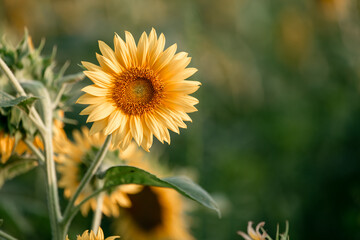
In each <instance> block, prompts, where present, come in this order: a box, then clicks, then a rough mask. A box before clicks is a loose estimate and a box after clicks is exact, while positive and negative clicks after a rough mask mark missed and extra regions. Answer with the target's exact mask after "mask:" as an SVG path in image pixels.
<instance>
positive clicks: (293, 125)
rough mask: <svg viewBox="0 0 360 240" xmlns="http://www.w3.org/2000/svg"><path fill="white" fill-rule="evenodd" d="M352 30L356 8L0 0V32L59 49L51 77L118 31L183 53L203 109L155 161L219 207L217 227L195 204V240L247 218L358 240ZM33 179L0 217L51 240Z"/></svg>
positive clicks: (306, 2) (359, 66) (347, 3)
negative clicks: (157, 36) (161, 39)
mask: <svg viewBox="0 0 360 240" xmlns="http://www.w3.org/2000/svg"><path fill="white" fill-rule="evenodd" d="M359 19H360V2H359V1H355V0H317V1H316V0H303V1H300V0H299V1H292V0H286V1H285V0H271V1H268V0H222V1H215V0H197V1H191V0H176V1H166V0H133V1H119V0H106V1H96V0H57V1H51V0H0V34H1V35H4V34H5V35H6V37H7V39H10V40H13V41H15V42H17V41H18V40H19V39H20V38H21V36H22V34H23V29H24V26H27V28H28V29H29V32H30V34H31V35H32V37H33V41H34V44H35V45H38V44H39V42H40V40H41V38H46V47H45V53H48V54H49V53H50V52H51V48H52V46H53V45H57V50H58V51H57V56H58V58H57V59H58V63H59V65H61V64H63V63H64V62H65V61H66V60H71V65H70V67H69V70H68V72H67V73H75V72H79V71H81V69H80V67H79V66H78V64H79V63H80V61H82V60H86V61H90V62H96V58H95V52H99V50H98V46H97V41H98V40H99V39H100V40H103V41H105V42H107V43H108V44H110V45H112V38H113V35H114V32H117V33H119V34H120V35H121V36H124V30H128V31H130V32H132V33H133V34H134V36H135V38H136V39H138V38H139V37H140V35H141V33H142V32H143V31H146V32H149V31H150V30H151V28H152V27H154V28H155V29H156V30H157V31H158V32H159V33H160V32H163V33H164V34H165V36H166V38H167V44H166V45H167V46H170V45H171V44H172V43H175V42H176V43H178V49H179V50H181V51H186V52H189V53H190V56H192V57H193V59H192V62H191V66H192V67H196V68H198V69H199V71H198V73H196V75H195V76H194V77H193V79H195V80H198V81H200V82H202V87H201V88H200V90H199V91H198V92H197V93H196V94H194V96H195V97H197V98H198V99H199V100H200V104H199V105H198V109H199V111H198V112H196V113H193V114H191V117H192V118H193V123H190V124H189V125H188V129H187V130H183V131H181V134H180V135H177V134H174V133H173V134H171V140H172V143H171V145H170V146H168V145H161V144H160V143H158V142H157V141H156V143H155V146H154V152H155V153H158V154H159V155H160V160H161V162H162V163H164V164H167V165H168V166H169V167H170V168H171V169H173V170H175V171H180V170H182V171H186V172H187V173H189V174H191V175H193V176H194V178H195V179H196V181H197V182H198V183H199V184H200V185H201V186H203V187H204V188H205V189H207V190H208V191H209V192H210V193H211V194H212V195H213V196H214V197H215V198H216V200H217V201H218V202H219V205H220V207H221V208H222V211H223V217H222V219H218V218H217V216H216V214H214V213H213V212H210V211H208V210H206V209H204V208H202V207H197V205H196V204H194V205H193V206H192V209H193V211H191V212H190V215H191V216H192V221H191V231H192V233H193V234H194V236H195V237H196V238H197V239H199V240H230V239H234V240H235V239H241V238H240V236H237V235H236V231H237V230H240V229H242V230H245V229H246V225H247V221H249V220H252V221H255V222H259V221H266V225H265V229H267V230H268V232H269V233H271V234H274V232H275V229H276V224H277V223H280V224H281V226H284V223H285V221H286V220H289V222H290V239H293V240H295V239H360V92H359V90H360V89H359V86H360V85H359V83H360V79H359V77H360V27H359V26H360V20H359ZM81 108H82V106H75V107H74V113H67V116H68V117H75V118H78V116H77V113H78V112H79V111H80V110H81ZM78 119H79V122H80V124H84V123H85V121H84V118H78ZM67 131H68V132H70V131H71V127H68V128H67ZM33 176H35V173H34V172H30V173H28V174H26V175H23V176H21V177H20V178H19V179H15V180H14V181H10V182H8V183H7V184H5V186H4V188H3V189H2V190H1V191H0V218H4V219H10V220H9V221H10V222H9V223H8V225H6V226H5V228H7V229H8V230H9V231H10V232H12V233H14V234H15V235H16V234H18V236H19V237H22V238H23V239H35V238H38V239H49V234H50V231H49V226H48V221H47V219H46V214H47V213H46V211H47V209H46V204H45V202H44V201H45V199H44V193H43V191H44V189H42V188H41V187H37V186H36V181H38V182H39V181H41V179H42V178H41V177H38V179H34V177H33ZM19 183H20V184H19ZM39 186H41V184H40V183H39ZM33 193H35V196H34V194H33ZM5 194H6V195H7V196H13V198H11V197H7V198H4V197H1V195H3V196H5ZM19 196H20V197H21V200H14V199H15V197H17V198H18V197H19ZM28 196H31V197H28ZM189 204H191V205H192V203H190V202H189ZM87 221H88V220H86V219H85V220H83V219H82V218H81V217H78V218H76V222H74V224H73V227H72V231H73V232H76V231H78V232H82V229H84V228H83V226H87V225H86V224H87V223H88V222H87ZM106 221H107V220H105V221H104V222H105V223H106ZM103 228H104V230H106V226H103ZM19 229H21V231H25V233H24V235H20V233H19V231H20V230H19ZM39 229H41V231H39Z"/></svg>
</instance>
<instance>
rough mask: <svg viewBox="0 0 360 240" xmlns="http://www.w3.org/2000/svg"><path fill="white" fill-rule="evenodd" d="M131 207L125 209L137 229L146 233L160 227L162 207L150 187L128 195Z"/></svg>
mask: <svg viewBox="0 0 360 240" xmlns="http://www.w3.org/2000/svg"><path fill="white" fill-rule="evenodd" d="M128 196H129V198H130V201H131V203H132V204H131V207H130V208H125V209H126V210H127V211H128V213H129V214H130V216H131V217H132V219H133V220H134V222H135V223H136V224H137V225H138V227H139V228H141V229H142V230H144V231H146V232H150V231H151V230H154V229H155V228H156V227H157V226H159V225H161V224H162V222H163V219H162V211H163V209H162V207H161V205H160V202H159V198H158V196H157V195H156V194H155V193H154V192H153V191H152V189H151V187H148V186H146V187H144V188H143V189H142V190H141V191H140V192H139V193H136V194H129V195H128Z"/></svg>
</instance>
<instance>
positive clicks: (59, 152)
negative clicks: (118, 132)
mask: <svg viewBox="0 0 360 240" xmlns="http://www.w3.org/2000/svg"><path fill="white" fill-rule="evenodd" d="M73 137H74V140H75V142H74V143H73V142H72V141H70V140H69V139H67V138H66V136H65V137H64V138H57V140H56V141H55V143H54V149H55V153H56V156H55V160H56V161H57V162H58V163H59V164H58V167H57V170H58V172H59V173H60V179H59V187H61V188H64V195H65V197H67V198H70V197H71V196H73V195H74V193H75V191H76V189H77V187H78V186H79V184H80V181H81V179H82V176H83V174H84V172H85V171H86V168H87V166H88V164H89V161H91V160H92V159H93V157H94V155H91V154H95V153H94V152H93V148H100V147H101V145H102V144H103V142H104V140H105V136H104V135H103V134H100V133H96V134H94V135H92V136H89V130H88V128H86V127H83V128H82V129H81V132H80V131H77V130H76V131H74V132H73ZM129 150H130V151H129ZM135 150H136V149H134V148H129V149H128V150H127V151H126V152H125V153H120V158H123V159H124V156H123V155H124V154H127V155H125V158H126V157H133V156H136V154H137V153H136V152H135ZM111 153H113V152H112V151H111V150H110V154H111ZM113 154H115V153H113ZM106 160H107V159H105V162H106ZM96 187H97V186H96V185H95V183H94V182H92V183H90V184H88V185H87V186H86V187H85V188H84V190H83V192H82V193H81V194H80V195H79V197H78V198H77V199H76V201H75V205H76V204H79V203H80V202H81V201H82V200H83V199H85V198H86V197H87V196H89V195H90V194H91V193H93V192H94V191H95V190H96ZM123 189H125V190H126V191H129V192H132V193H136V192H138V191H139V187H138V186H137V185H124V186H119V187H117V188H116V189H114V190H113V191H111V192H110V193H109V192H108V193H107V194H105V195H104V198H103V206H102V212H103V213H104V214H105V215H106V216H115V217H116V216H118V215H119V206H122V207H125V208H126V207H130V206H131V202H130V200H129V198H128V197H127V195H126V194H125V193H124V192H123ZM96 207H97V200H96V198H92V199H90V200H88V201H87V202H86V203H84V204H83V205H82V206H81V208H80V210H81V213H82V214H83V215H84V216H86V215H87V214H88V212H89V210H90V208H91V209H93V210H95V209H96Z"/></svg>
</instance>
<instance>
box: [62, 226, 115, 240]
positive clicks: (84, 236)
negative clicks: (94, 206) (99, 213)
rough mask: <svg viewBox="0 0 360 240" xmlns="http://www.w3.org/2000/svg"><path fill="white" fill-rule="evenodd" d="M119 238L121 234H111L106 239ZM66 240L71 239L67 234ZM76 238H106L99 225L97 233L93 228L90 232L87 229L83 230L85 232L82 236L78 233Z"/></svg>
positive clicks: (83, 239) (99, 239)
mask: <svg viewBox="0 0 360 240" xmlns="http://www.w3.org/2000/svg"><path fill="white" fill-rule="evenodd" d="M117 238H120V237H119V236H111V237H107V238H106V239H105V240H113V239H117ZM65 240H69V237H68V236H66V239H65ZM76 240H104V232H103V230H102V229H101V227H99V229H98V232H97V234H96V235H95V233H94V232H93V231H92V230H91V231H90V233H89V231H88V230H86V231H85V232H83V234H82V235H81V236H80V235H78V236H77V238H76Z"/></svg>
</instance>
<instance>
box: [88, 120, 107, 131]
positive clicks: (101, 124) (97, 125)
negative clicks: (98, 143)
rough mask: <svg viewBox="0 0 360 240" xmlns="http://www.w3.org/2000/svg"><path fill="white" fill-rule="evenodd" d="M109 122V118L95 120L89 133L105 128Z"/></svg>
mask: <svg viewBox="0 0 360 240" xmlns="http://www.w3.org/2000/svg"><path fill="white" fill-rule="evenodd" d="M107 124H108V121H107V118H104V119H101V120H99V121H95V122H94V123H93V125H92V127H91V129H90V132H89V134H90V135H94V134H95V133H98V132H100V131H101V130H103V129H104V128H105V127H106V126H107Z"/></svg>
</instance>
